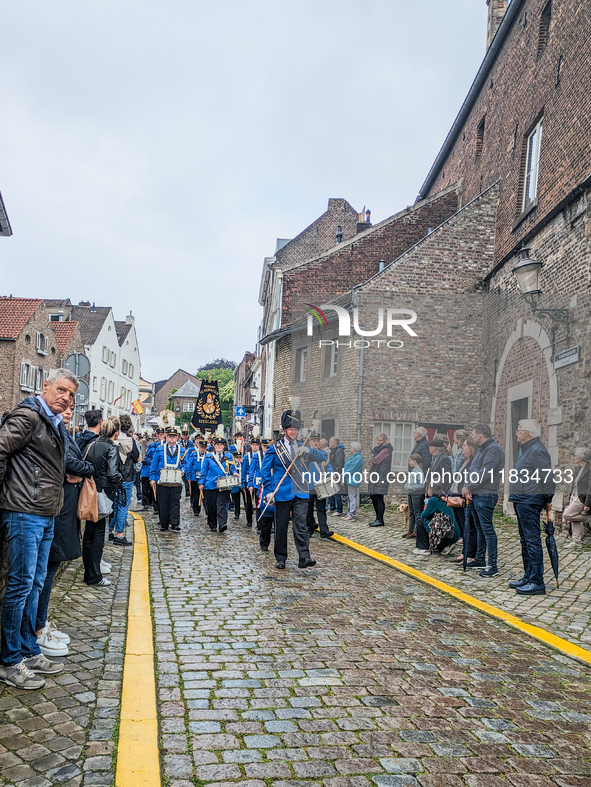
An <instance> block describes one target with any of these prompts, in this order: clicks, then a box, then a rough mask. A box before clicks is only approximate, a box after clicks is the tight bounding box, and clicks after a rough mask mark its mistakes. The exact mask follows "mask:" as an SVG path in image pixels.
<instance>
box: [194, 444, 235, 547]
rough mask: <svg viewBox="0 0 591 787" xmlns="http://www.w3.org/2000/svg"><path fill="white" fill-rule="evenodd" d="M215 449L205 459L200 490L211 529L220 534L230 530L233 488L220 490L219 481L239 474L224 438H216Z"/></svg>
mask: <svg viewBox="0 0 591 787" xmlns="http://www.w3.org/2000/svg"><path fill="white" fill-rule="evenodd" d="M213 448H214V450H213V451H212V452H211V453H206V455H205V458H204V459H203V464H202V466H201V478H200V479H199V488H200V489H201V490H202V491H203V496H204V500H205V509H206V511H207V524H208V525H209V529H210V530H211V531H212V532H215V531H216V530H218V528H219V532H220V533H224V532H225V531H226V530H227V529H228V503H229V502H230V489H231V486H228V487H227V488H225V489H224V488H218V486H219V482H218V479H221V478H224V477H232V476H237V475H238V473H237V471H236V465H235V464H234V460H233V458H232V454H231V453H229V452H228V451H226V450H225V448H226V441H225V440H224V438H223V437H214V439H213ZM234 483H235V480H234Z"/></svg>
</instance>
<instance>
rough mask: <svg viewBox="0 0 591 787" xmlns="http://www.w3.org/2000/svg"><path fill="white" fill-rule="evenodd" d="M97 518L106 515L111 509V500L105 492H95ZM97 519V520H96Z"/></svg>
mask: <svg viewBox="0 0 591 787" xmlns="http://www.w3.org/2000/svg"><path fill="white" fill-rule="evenodd" d="M96 496H97V502H98V519H103V517H106V516H108V515H109V514H110V513H111V511H112V510H113V501H112V500H111V498H110V497H108V496H107V493H106V492H97V495H96ZM97 521H98V520H97Z"/></svg>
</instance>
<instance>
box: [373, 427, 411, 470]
mask: <svg viewBox="0 0 591 787" xmlns="http://www.w3.org/2000/svg"><path fill="white" fill-rule="evenodd" d="M414 431H415V424H414V423H412V422H409V421H376V422H375V423H374V425H373V445H374V447H375V446H376V445H377V442H376V438H377V436H378V435H379V434H382V433H383V434H387V435H388V442H389V443H390V444H391V445H392V448H393V449H394V450H393V452H392V469H393V470H394V469H399V468H406V467H407V466H408V457H409V456H410V454H411V453H412V449H413V446H414V444H415V440H414V436H413V435H414Z"/></svg>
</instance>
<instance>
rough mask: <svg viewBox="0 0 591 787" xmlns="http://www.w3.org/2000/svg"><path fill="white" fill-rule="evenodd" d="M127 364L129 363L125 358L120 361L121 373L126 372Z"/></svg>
mask: <svg viewBox="0 0 591 787" xmlns="http://www.w3.org/2000/svg"><path fill="white" fill-rule="evenodd" d="M128 365H129V364H128V363H127V361H126V360H125V358H124V359H123V360H122V361H121V371H122V373H123V374H127V367H128Z"/></svg>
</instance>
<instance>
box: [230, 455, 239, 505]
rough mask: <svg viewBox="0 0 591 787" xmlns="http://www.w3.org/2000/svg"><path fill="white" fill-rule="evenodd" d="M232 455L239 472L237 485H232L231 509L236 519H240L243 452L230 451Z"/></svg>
mask: <svg viewBox="0 0 591 787" xmlns="http://www.w3.org/2000/svg"><path fill="white" fill-rule="evenodd" d="M229 453H232V456H233V457H234V464H235V465H236V472H237V473H238V476H239V477H238V479H237V481H238V483H237V484H236V486H233V487H232V491H231V493H230V501H231V504H230V511H234V519H240V486H241V481H240V473H241V471H242V454H241V453H240V451H230V452H229Z"/></svg>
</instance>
